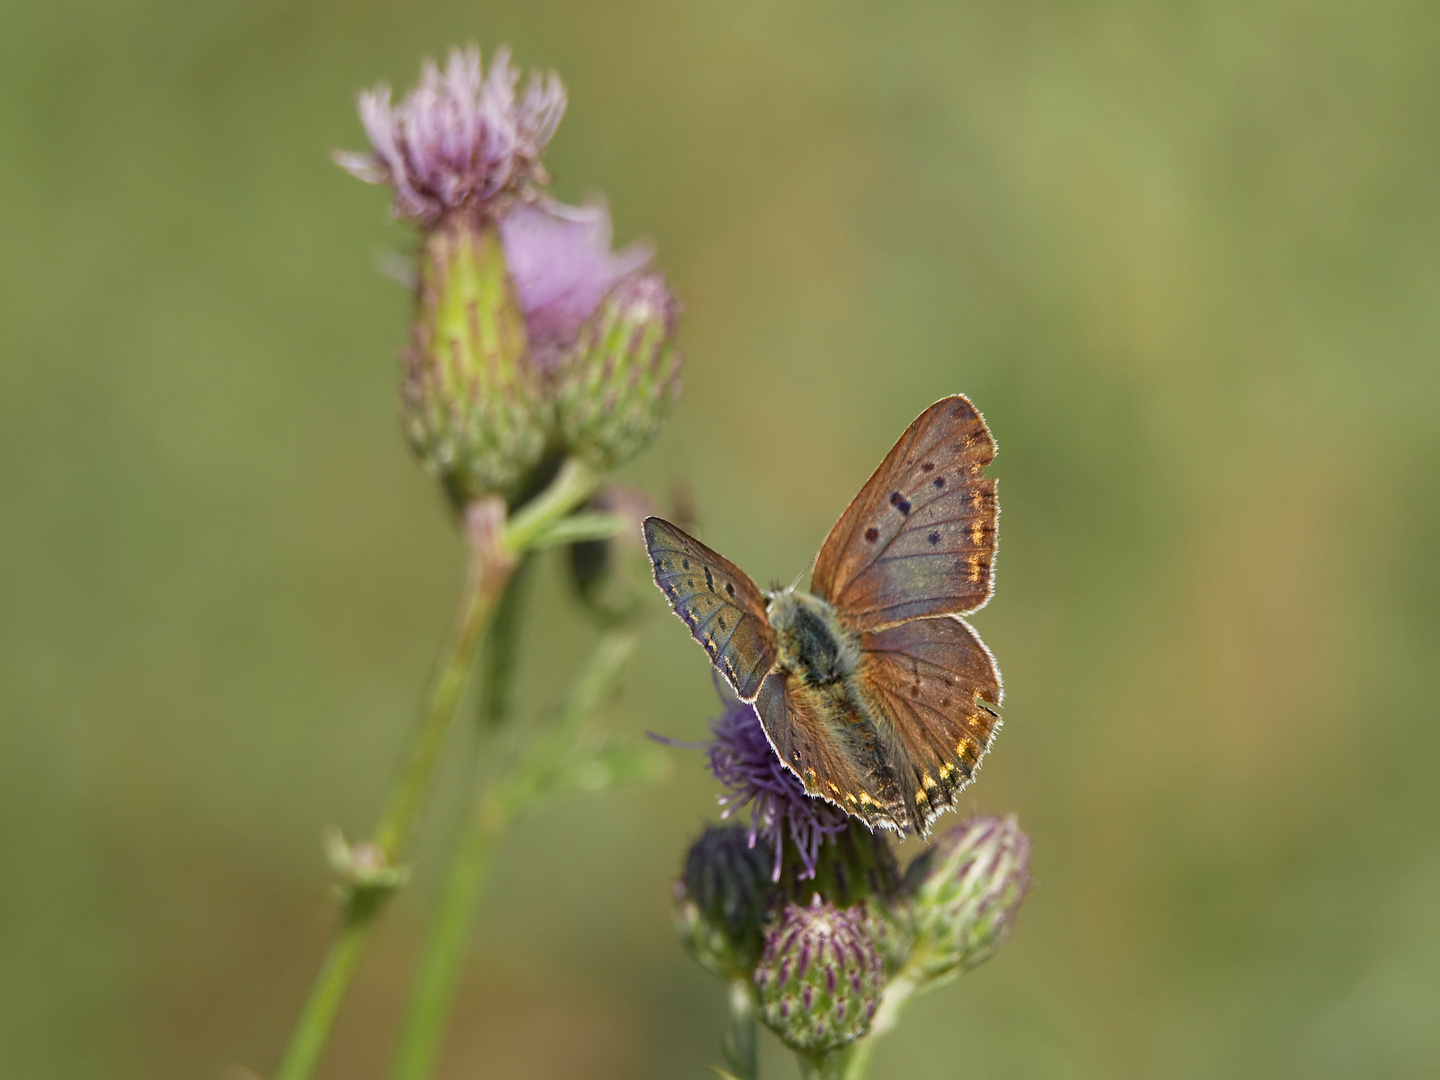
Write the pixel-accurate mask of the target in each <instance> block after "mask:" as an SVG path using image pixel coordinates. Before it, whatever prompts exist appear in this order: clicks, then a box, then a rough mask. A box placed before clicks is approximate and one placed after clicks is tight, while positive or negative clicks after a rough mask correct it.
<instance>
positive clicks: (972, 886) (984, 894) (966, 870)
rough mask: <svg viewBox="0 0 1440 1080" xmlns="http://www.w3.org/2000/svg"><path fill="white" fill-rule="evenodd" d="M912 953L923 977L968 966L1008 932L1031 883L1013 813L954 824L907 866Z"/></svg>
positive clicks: (1026, 845)
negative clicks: (913, 939) (913, 935)
mask: <svg viewBox="0 0 1440 1080" xmlns="http://www.w3.org/2000/svg"><path fill="white" fill-rule="evenodd" d="M905 876H906V883H907V885H909V886H910V889H911V892H912V893H913V896H914V926H915V932H916V952H917V957H918V958H919V959H920V961H921V964H922V968H923V970H924V971H925V973H926V974H927V975H929V976H930V977H937V976H940V975H944V974H948V973H949V972H951V971H954V970H957V969H958V970H960V971H968V970H970V969H971V968H973V967H976V966H977V965H979V964H982V963H984V962H985V961H986V960H988V959H990V957H992V956H994V955H995V952H996V950H998V949H999V948H1000V946H1001V945H1003V944H1004V943H1005V939H1006V938H1007V937H1009V936H1010V930H1011V927H1012V926H1013V925H1014V922H1015V914H1016V912H1017V911H1019V910H1020V903H1021V901H1023V900H1024V899H1025V893H1026V892H1027V891H1028V890H1029V888H1030V838H1029V837H1027V836H1026V835H1025V833H1024V832H1022V831H1021V829H1020V826H1019V824H1018V823H1017V822H1016V820H1015V818H1014V817H1013V816H1011V817H1005V818H999V817H986V816H977V817H972V818H970V819H969V820H968V821H966V822H963V823H962V824H960V825H957V826H955V828H953V829H951V830H950V831H949V832H947V833H946V834H945V835H944V836H942V837H941V838H940V839H938V840H937V841H936V842H935V843H934V844H933V845H932V846H931V847H930V849H929V850H928V851H926V852H925V854H923V855H921V856H920V857H919V858H917V859H916V860H915V861H914V862H913V863H911V864H910V866H909V868H908V869H907V870H906V874H905Z"/></svg>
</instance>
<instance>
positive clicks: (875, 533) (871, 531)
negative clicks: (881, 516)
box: [865, 525, 880, 544]
mask: <svg viewBox="0 0 1440 1080" xmlns="http://www.w3.org/2000/svg"><path fill="white" fill-rule="evenodd" d="M865 539H866V540H868V541H870V543H872V544H873V543H874V542H875V541H876V540H879V539H880V530H879V529H877V528H875V526H874V525H871V526H870V528H868V529H866V530H865Z"/></svg>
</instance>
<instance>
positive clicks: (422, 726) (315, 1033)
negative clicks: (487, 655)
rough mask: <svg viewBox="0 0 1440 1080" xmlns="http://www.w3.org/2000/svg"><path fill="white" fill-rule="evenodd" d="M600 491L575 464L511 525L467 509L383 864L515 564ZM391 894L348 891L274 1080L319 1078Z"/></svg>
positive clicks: (379, 834) (495, 512) (488, 512)
mask: <svg viewBox="0 0 1440 1080" xmlns="http://www.w3.org/2000/svg"><path fill="white" fill-rule="evenodd" d="M598 483H599V477H598V476H597V475H596V474H595V472H594V470H593V469H590V468H589V467H588V466H586V465H584V464H583V463H582V462H580V461H577V460H575V459H573V458H572V459H569V460H567V461H566V462H565V463H564V464H563V465H562V466H561V468H560V471H559V472H558V473H557V474H556V476H555V479H554V480H553V481H552V482H551V484H550V486H549V487H547V488H546V489H545V490H544V491H543V492H541V493H540V495H538V496H537V497H536V498H535V499H533V500H532V501H531V502H529V503H527V504H526V505H525V506H524V507H522V508H521V509H520V510H519V511H518V512H517V513H516V514H515V516H514V517H513V519H511V520H509V521H508V522H507V520H506V511H505V504H504V502H503V501H501V500H500V499H498V498H495V497H490V498H485V499H480V500H477V501H476V502H474V503H472V504H471V505H470V506H469V507H467V508H466V512H465V532H466V538H467V540H468V541H469V549H470V554H469V563H468V568H467V571H466V576H465V586H464V588H463V590H462V592H461V596H460V602H459V605H458V607H457V611H456V616H455V621H454V625H453V628H452V630H451V632H450V634H449V636H448V637H447V638H446V641H445V644H444V646H443V648H442V650H441V653H440V658H439V660H438V662H437V666H436V674H435V677H434V681H433V682H432V684H431V688H430V697H429V701H428V703H427V705H426V707H425V710H424V711H423V713H422V714H421V717H420V722H419V725H418V726H417V728H416V729H415V731H414V733H413V735H412V736H411V739H410V743H409V745H408V747H407V748H406V751H405V754H404V757H403V759H402V765H401V768H400V770H399V771H398V773H397V774H396V778H395V780H394V782H393V784H392V786H391V788H390V792H389V794H388V795H387V797H386V800H385V804H384V809H383V810H382V812H381V814H380V820H379V822H378V824H377V825H376V827H375V831H374V833H373V834H372V835H373V836H374V840H373V842H372V843H373V847H374V848H375V849H376V852H377V853H378V854H379V855H380V856H381V857H382V858H383V862H384V863H385V864H388V865H394V864H395V863H396V862H397V861H398V860H399V858H400V856H401V855H402V854H403V853H404V849H405V844H406V842H407V841H408V840H409V838H410V833H411V831H412V830H413V828H414V825H415V819H416V817H417V816H418V814H419V811H420V807H421V805H422V803H423V801H424V798H425V795H426V793H427V792H428V791H429V789H430V783H431V780H432V779H433V777H434V772H435V763H436V761H437V760H438V758H439V755H440V750H441V748H442V747H443V746H444V743H445V736H446V734H447V733H448V731H449V728H450V722H451V720H452V719H453V718H454V716H455V710H456V707H457V706H458V705H459V701H460V695H461V692H462V691H463V690H464V689H465V683H466V679H467V677H468V675H469V672H470V668H471V666H472V665H473V661H474V657H475V651H476V648H477V647H478V645H479V642H480V639H481V636H482V634H483V633H484V630H485V628H486V626H487V624H488V623H489V621H490V617H491V615H492V613H493V612H494V609H495V605H496V603H497V601H498V600H499V598H500V596H501V594H502V592H503V591H504V590H505V587H506V585H507V584H508V583H509V581H510V577H511V575H512V574H513V573H514V571H515V568H516V566H517V564H518V563H519V561H520V559H521V557H522V556H523V555H524V554H525V553H526V552H528V551H530V550H531V548H532V546H534V544H535V542H536V541H537V540H539V539H540V538H541V537H543V536H544V535H545V533H546V532H547V531H548V530H549V529H551V528H553V527H554V526H555V525H556V524H557V523H558V522H560V521H561V520H563V519H564V518H565V517H566V515H568V514H570V513H571V512H572V511H574V510H575V509H576V508H577V507H579V506H580V505H581V504H582V503H584V501H585V500H586V499H588V498H589V497H590V495H591V494H593V493H594V491H595V488H596V486H597V485H598ZM388 892H389V890H386V889H381V890H377V889H372V888H359V887H355V886H354V885H352V886H351V887H350V888H349V889H348V890H347V894H346V899H345V902H344V906H343V908H342V911H341V916H340V920H339V924H338V926H337V928H336V931H335V934H334V937H333V939H332V940H331V943H330V947H329V949H328V950H327V952H326V954H325V959H324V960H323V961H322V962H321V965H320V970H319V972H318V973H317V974H316V977H315V982H314V984H313V985H312V986H311V989H310V994H309V996H308V997H307V998H306V999H305V1004H304V1005H303V1006H302V1008H301V1010H300V1016H299V1017H298V1019H297V1020H296V1022H295V1028H294V1030H293V1031H292V1033H291V1036H290V1042H289V1044H288V1045H287V1047H286V1049H285V1056H284V1058H283V1059H282V1060H281V1062H280V1067H279V1069H278V1070H277V1071H276V1073H275V1080H309V1077H310V1075H311V1074H312V1073H313V1072H314V1070H315V1065H316V1063H317V1062H318V1061H319V1059H320V1055H321V1053H322V1052H323V1050H324V1048H325V1042H326V1040H327V1039H328V1038H329V1035H330V1028H331V1026H332V1024H333V1023H334V1020H335V1015H336V1013H338V1012H339V1010H340V1006H341V1004H342V1003H343V1002H344V1000H345V995H346V993H347V992H348V991H349V989H350V984H351V983H352V982H353V981H354V979H355V975H356V972H358V971H359V969H360V961H361V959H362V958H363V956H364V954H365V949H366V947H367V946H368V944H369V941H370V934H371V931H372V929H373V926H374V922H375V919H376V917H377V916H378V915H379V913H380V911H381V909H383V907H384V905H385V900H386V898H387V896H388Z"/></svg>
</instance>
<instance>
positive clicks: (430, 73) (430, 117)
mask: <svg viewBox="0 0 1440 1080" xmlns="http://www.w3.org/2000/svg"><path fill="white" fill-rule="evenodd" d="M519 81H520V73H519V72H518V71H517V70H516V69H515V68H514V67H513V66H512V65H511V63H510V53H509V51H508V50H506V49H500V50H498V51H497V52H496V53H495V58H494V60H493V61H492V62H491V65H490V72H489V74H488V75H486V74H484V73H483V72H482V70H481V65H480V50H479V49H478V48H476V47H475V46H473V45H472V46H471V47H469V48H467V49H464V50H461V49H455V50H452V51H451V53H450V60H449V63H448V64H446V66H445V70H444V71H441V70H440V68H439V67H438V66H437V65H436V63H435V62H434V61H433V60H426V61H425V63H424V65H423V66H422V68H421V72H420V83H419V85H418V86H416V87H415V88H414V89H412V90H411V91H410V92H409V93H407V94H406V95H405V97H404V100H402V101H401V102H400V104H398V105H396V104H393V103H392V101H391V91H390V88H389V87H388V86H385V85H383V84H382V85H380V86H377V87H376V88H375V89H374V90H368V91H365V92H363V93H361V94H360V98H359V106H360V119H361V122H362V123H363V124H364V126H365V133H366V134H367V135H368V136H369V137H370V146H371V149H370V151H369V152H368V153H339V154H336V155H335V160H336V161H337V162H338V163H339V164H340V165H341V166H342V167H343V168H345V169H347V170H348V171H349V172H350V173H352V174H353V175H355V176H357V177H359V178H360V179H361V180H364V181H365V182H366V183H370V184H389V185H390V187H392V188H393V189H394V191H395V203H394V207H393V210H394V214H395V216H396V217H399V218H405V219H407V220H411V221H414V222H416V223H418V224H420V225H422V226H426V227H429V226H433V225H435V224H436V223H437V222H438V221H439V220H440V219H441V218H443V217H444V216H445V215H447V214H448V213H450V212H451V211H454V210H458V209H461V208H462V207H463V208H474V209H484V208H486V207H488V206H489V205H490V204H491V203H492V202H493V201H494V200H496V199H497V198H499V197H500V196H502V195H506V194H513V193H523V192H525V191H527V190H528V189H530V188H531V187H533V186H534V185H537V184H543V183H545V181H546V180H547V177H546V175H545V170H544V166H543V165H542V164H541V154H542V153H543V151H544V149H545V146H546V144H547V143H549V141H550V137H551V136H552V135H554V134H555V129H556V127H557V126H559V123H560V117H561V116H562V115H563V114H564V112H565V87H564V86H562V85H561V83H560V79H559V77H558V76H556V75H555V74H554V73H550V74H546V75H542V74H541V73H539V72H534V73H532V74H531V76H530V81H529V83H528V84H527V86H526V88H525V91H524V93H523V94H517V93H516V90H517V87H518V84H519Z"/></svg>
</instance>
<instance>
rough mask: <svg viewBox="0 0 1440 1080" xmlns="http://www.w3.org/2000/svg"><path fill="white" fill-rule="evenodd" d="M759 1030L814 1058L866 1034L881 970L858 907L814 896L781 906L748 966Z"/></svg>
mask: <svg viewBox="0 0 1440 1080" xmlns="http://www.w3.org/2000/svg"><path fill="white" fill-rule="evenodd" d="M755 985H756V987H757V988H758V989H759V991H760V1008H761V1014H762V1015H763V1016H764V1018H765V1023H766V1025H767V1026H768V1027H769V1028H770V1030H771V1031H773V1032H775V1034H776V1035H778V1036H780V1038H781V1040H783V1041H784V1043H785V1044H786V1045H787V1046H789V1047H790V1048H791V1049H793V1050H797V1051H800V1052H801V1053H806V1054H817V1053H821V1052H824V1051H827V1050H834V1049H836V1048H838V1047H841V1046H844V1045H845V1044H846V1043H850V1042H854V1041H855V1040H856V1039H858V1038H859V1037H860V1036H862V1035H864V1034H865V1033H866V1032H867V1031H869V1030H870V1021H871V1020H872V1019H873V1018H874V1016H875V1007H876V1005H877V1004H878V1003H879V1001H880V994H881V992H882V991H883V990H884V988H885V973H884V970H883V967H882V964H881V958H880V954H879V952H878V950H877V949H876V947H875V943H874V941H873V940H871V937H870V935H869V933H868V932H867V928H866V919H865V915H864V912H863V909H861V908H837V907H836V906H835V905H834V904H832V903H829V902H828V901H826V900H822V899H821V898H820V896H819V895H816V896H815V897H814V899H813V900H812V901H811V903H810V904H809V905H808V906H805V907H801V906H800V905H798V904H788V905H786V907H785V911H784V913H783V915H782V916H781V918H780V921H779V922H778V923H777V924H775V925H774V926H772V927H771V929H770V930H769V931H768V932H767V933H766V935H765V951H764V954H763V955H762V956H761V959H760V965H759V967H757V968H756V969H755Z"/></svg>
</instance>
